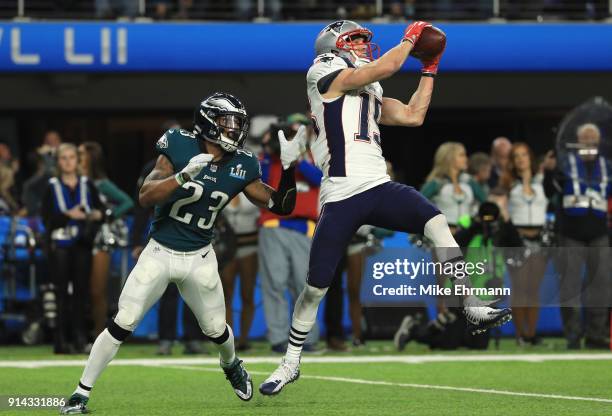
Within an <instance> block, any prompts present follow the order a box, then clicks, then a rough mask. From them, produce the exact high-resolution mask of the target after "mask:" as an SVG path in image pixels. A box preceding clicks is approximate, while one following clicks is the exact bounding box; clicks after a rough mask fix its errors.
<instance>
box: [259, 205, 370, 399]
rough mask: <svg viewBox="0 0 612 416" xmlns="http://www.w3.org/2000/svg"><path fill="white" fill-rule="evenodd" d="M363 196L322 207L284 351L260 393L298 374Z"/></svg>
mask: <svg viewBox="0 0 612 416" xmlns="http://www.w3.org/2000/svg"><path fill="white" fill-rule="evenodd" d="M366 199H367V198H364V197H363V196H362V194H359V195H355V196H354V197H351V198H348V199H346V200H343V201H338V202H331V203H327V204H325V206H324V207H323V210H322V212H321V215H320V216H319V222H318V224H317V227H316V229H315V233H314V237H313V239H312V246H311V248H310V260H309V269H308V280H307V283H306V287H305V288H304V290H302V293H301V294H300V296H299V297H298V299H297V301H296V303H295V308H294V310H293V319H292V322H291V329H290V331H289V345H288V346H287V353H286V355H285V358H283V360H282V362H281V365H280V366H279V367H278V368H277V369H276V370H275V371H274V372H273V373H272V374H271V375H270V377H268V378H267V379H266V380H265V381H264V382H263V383H262V384H261V385H260V386H259V391H260V392H261V393H262V394H265V395H273V394H277V393H279V392H280V391H281V390H282V388H283V387H284V386H285V385H287V384H288V383H291V382H293V381H295V380H297V378H298V377H299V375H300V372H299V362H300V356H301V353H302V346H303V345H304V342H305V340H306V337H307V336H308V333H309V332H310V330H311V329H312V327H313V325H314V324H315V321H316V318H317V310H318V308H319V303H320V302H321V299H323V296H325V293H326V292H327V288H328V287H329V286H330V284H331V281H332V279H333V277H334V275H335V272H336V268H337V266H338V263H339V261H340V259H341V258H342V256H343V255H344V253H345V251H346V247H347V245H348V243H349V241H350V240H351V238H352V237H353V235H354V234H355V232H356V231H357V228H358V227H359V226H360V225H361V220H362V218H363V212H364V207H366V206H367V200H366Z"/></svg>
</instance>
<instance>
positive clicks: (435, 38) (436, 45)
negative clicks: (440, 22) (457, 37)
mask: <svg viewBox="0 0 612 416" xmlns="http://www.w3.org/2000/svg"><path fill="white" fill-rule="evenodd" d="M445 47H446V34H445V33H444V32H443V31H442V30H440V29H438V28H437V27H435V26H430V27H426V28H425V29H423V32H422V33H421V37H420V38H419V40H418V41H417V43H416V45H414V48H412V51H410V55H411V56H414V57H415V58H417V59H419V60H428V59H431V58H434V57H435V56H436V55H438V54H439V53H440V52H442V51H443V50H444V48H445Z"/></svg>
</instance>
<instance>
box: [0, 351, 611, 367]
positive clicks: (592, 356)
mask: <svg viewBox="0 0 612 416" xmlns="http://www.w3.org/2000/svg"><path fill="white" fill-rule="evenodd" d="M241 358H242V359H243V360H244V361H245V362H247V363H248V364H278V362H279V361H280V359H281V356H280V355H277V356H267V357H249V356H241ZM474 361H485V362H486V361H489V362H509V361H519V362H534V363H539V362H545V361H612V354H611V353H586V354H467V355H450V354H440V355H438V354H431V355H370V356H350V357H348V356H327V357H313V356H308V355H306V356H304V357H302V362H304V363H308V364H344V363H347V364H372V363H400V364H401V363H403V364H424V363H453V362H457V363H461V362H474ZM85 363H86V361H85V360H0V368H42V367H74V366H76V367H82V366H84V365H85ZM218 363H219V359H218V358H212V357H210V358H209V357H205V358H118V359H115V360H113V361H112V362H111V365H145V366H155V365H206V364H218Z"/></svg>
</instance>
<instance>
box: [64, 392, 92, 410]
mask: <svg viewBox="0 0 612 416" xmlns="http://www.w3.org/2000/svg"><path fill="white" fill-rule="evenodd" d="M88 401H89V397H85V396H82V395H80V394H79V393H74V394H73V395H72V396H70V398H69V399H68V403H67V404H66V405H64V406H62V407H61V408H60V415H83V414H86V413H90V412H89V410H88V409H87V402H88Z"/></svg>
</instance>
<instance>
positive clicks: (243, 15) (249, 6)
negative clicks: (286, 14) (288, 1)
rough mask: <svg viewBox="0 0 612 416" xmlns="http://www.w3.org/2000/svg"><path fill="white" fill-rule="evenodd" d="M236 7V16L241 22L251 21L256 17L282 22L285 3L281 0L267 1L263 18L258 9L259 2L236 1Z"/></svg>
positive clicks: (250, 0)
mask: <svg viewBox="0 0 612 416" xmlns="http://www.w3.org/2000/svg"><path fill="white" fill-rule="evenodd" d="M234 1H235V5H236V14H237V15H238V18H239V19H241V20H251V19H253V18H254V17H268V18H270V19H272V20H280V19H281V18H282V11H283V2H282V1H281V0H266V2H265V3H264V5H265V9H264V10H263V13H264V14H263V16H260V15H259V11H258V9H257V7H258V2H257V1H256V0H234Z"/></svg>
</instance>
